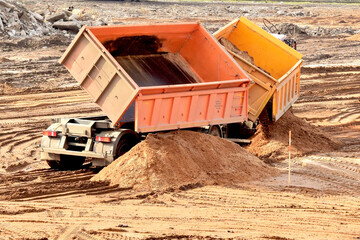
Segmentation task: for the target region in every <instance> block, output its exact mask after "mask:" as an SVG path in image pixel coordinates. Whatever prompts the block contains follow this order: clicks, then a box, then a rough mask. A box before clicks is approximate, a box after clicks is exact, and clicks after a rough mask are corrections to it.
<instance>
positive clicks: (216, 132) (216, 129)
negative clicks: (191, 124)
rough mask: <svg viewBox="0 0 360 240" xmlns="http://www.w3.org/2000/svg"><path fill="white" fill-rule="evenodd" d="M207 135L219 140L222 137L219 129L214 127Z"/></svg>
mask: <svg viewBox="0 0 360 240" xmlns="http://www.w3.org/2000/svg"><path fill="white" fill-rule="evenodd" d="M208 134H209V135H211V136H215V137H219V138H221V137H222V133H221V130H220V128H219V127H218V126H215V125H214V126H211V127H210V129H209V132H208Z"/></svg>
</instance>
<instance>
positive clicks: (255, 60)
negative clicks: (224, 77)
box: [214, 17, 302, 121]
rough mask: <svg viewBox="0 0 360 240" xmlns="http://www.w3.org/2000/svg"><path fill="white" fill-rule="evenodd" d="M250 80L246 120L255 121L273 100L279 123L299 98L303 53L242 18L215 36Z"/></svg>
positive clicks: (273, 111)
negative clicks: (247, 118)
mask: <svg viewBox="0 0 360 240" xmlns="http://www.w3.org/2000/svg"><path fill="white" fill-rule="evenodd" d="M214 36H215V38H217V39H218V40H219V41H220V42H221V43H222V44H223V45H224V47H225V48H226V49H227V51H228V52H229V53H230V54H231V55H232V56H233V57H234V59H235V60H236V61H237V62H238V64H239V65H240V66H241V67H242V68H243V69H244V70H245V71H246V72H247V73H248V75H249V77H250V78H251V80H252V81H253V83H252V84H251V86H250V89H249V99H248V101H249V102H248V104H249V106H248V117H249V119H250V120H253V121H255V120H256V119H257V118H258V117H259V115H260V114H261V112H262V111H263V109H264V108H265V106H266V105H267V103H268V102H269V101H272V120H273V121H276V120H278V119H279V118H280V117H281V116H282V115H283V114H284V113H285V112H286V111H287V110H288V109H289V108H290V107H291V106H292V104H293V103H294V102H295V101H296V100H297V99H298V97H299V90H300V67H301V64H302V54H300V53H299V52H297V51H296V50H294V49H292V48H291V47H289V46H288V45H286V44H285V43H283V42H282V41H280V40H279V39H277V38H275V37H274V36H272V35H271V34H270V33H268V32H266V31H265V30H263V29H261V28H260V27H258V26H257V25H255V24H254V23H252V22H251V21H249V20H248V19H246V18H245V17H241V18H240V19H236V20H234V21H232V22H231V23H229V24H227V25H226V26H224V27H223V28H221V29H219V30H218V31H217V32H216V33H214Z"/></svg>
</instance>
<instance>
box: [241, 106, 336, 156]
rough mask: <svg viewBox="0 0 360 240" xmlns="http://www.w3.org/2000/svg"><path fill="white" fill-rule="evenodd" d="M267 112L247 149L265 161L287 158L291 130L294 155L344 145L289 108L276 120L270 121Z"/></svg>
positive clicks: (332, 148)
mask: <svg viewBox="0 0 360 240" xmlns="http://www.w3.org/2000/svg"><path fill="white" fill-rule="evenodd" d="M264 115H265V114H264ZM264 115H261V116H260V125H259V126H258V128H257V132H256V133H255V135H254V136H253V137H252V138H251V141H252V142H251V144H250V145H249V146H248V147H246V149H247V150H248V151H250V152H251V153H253V154H255V155H256V156H258V157H259V158H261V159H262V160H264V161H265V162H275V161H281V160H284V159H286V158H288V154H289V152H288V144H289V131H290V130H291V133H292V144H291V145H292V146H291V155H292V156H302V155H305V154H308V153H311V152H326V151H334V150H336V149H338V148H339V147H341V146H342V144H341V143H340V142H338V141H335V140H334V139H332V138H331V137H330V136H328V135H327V134H326V133H324V132H323V131H321V130H319V129H317V128H316V127H315V126H313V125H311V124H309V123H307V122H306V121H305V120H303V119H301V118H298V117H296V116H295V115H294V114H293V113H292V112H291V111H290V110H289V111H287V112H286V113H285V114H284V115H283V116H282V117H281V118H280V119H279V120H278V121H277V122H275V123H270V122H269V121H268V118H266V117H265V116H264Z"/></svg>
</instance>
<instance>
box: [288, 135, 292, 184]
mask: <svg viewBox="0 0 360 240" xmlns="http://www.w3.org/2000/svg"><path fill="white" fill-rule="evenodd" d="M290 173H291V131H289V178H288V184H289V185H290Z"/></svg>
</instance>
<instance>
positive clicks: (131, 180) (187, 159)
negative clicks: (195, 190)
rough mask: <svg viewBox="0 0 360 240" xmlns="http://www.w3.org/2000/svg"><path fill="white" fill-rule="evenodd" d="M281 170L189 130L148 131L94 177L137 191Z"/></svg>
mask: <svg viewBox="0 0 360 240" xmlns="http://www.w3.org/2000/svg"><path fill="white" fill-rule="evenodd" d="M277 174H278V170H277V169H275V168H273V167H271V166H269V165H267V164H265V163H264V162H263V161H261V160H260V159H259V158H257V157H255V156H253V155H252V154H251V153H249V152H248V151H246V150H245V149H243V148H242V147H240V146H239V145H237V144H235V143H232V142H230V141H227V140H224V139H221V138H218V137H214V136H210V135H206V134H202V133H197V132H191V131H176V132H170V133H157V134H149V135H148V136H147V138H146V139H145V140H144V141H142V142H141V143H139V144H138V145H136V146H135V147H134V148H132V149H131V150H130V151H129V152H127V153H126V154H124V155H123V156H121V157H120V158H118V159H117V160H116V161H114V162H113V163H111V164H110V165H109V166H107V167H105V168H104V169H103V170H101V171H100V172H99V173H98V174H97V175H95V176H94V177H93V178H92V179H91V180H92V181H110V184H112V185H115V184H119V187H132V188H134V189H137V190H144V191H148V190H151V191H152V190H165V189H168V188H178V187H181V186H185V185H191V184H201V185H236V184H237V183H241V182H245V181H250V180H258V179H261V178H266V177H270V176H274V175H277Z"/></svg>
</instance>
